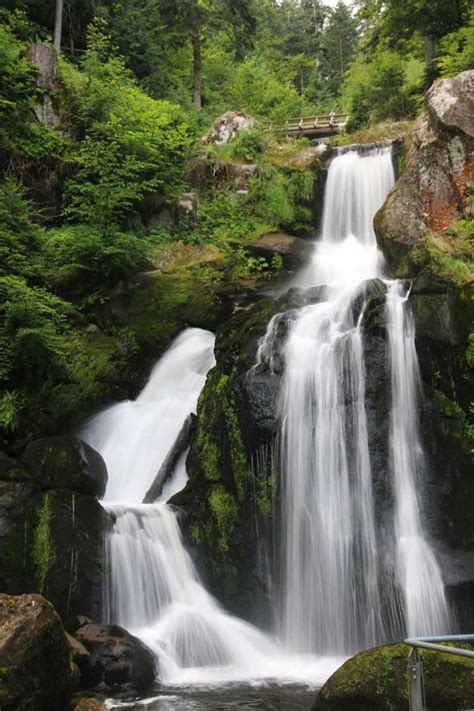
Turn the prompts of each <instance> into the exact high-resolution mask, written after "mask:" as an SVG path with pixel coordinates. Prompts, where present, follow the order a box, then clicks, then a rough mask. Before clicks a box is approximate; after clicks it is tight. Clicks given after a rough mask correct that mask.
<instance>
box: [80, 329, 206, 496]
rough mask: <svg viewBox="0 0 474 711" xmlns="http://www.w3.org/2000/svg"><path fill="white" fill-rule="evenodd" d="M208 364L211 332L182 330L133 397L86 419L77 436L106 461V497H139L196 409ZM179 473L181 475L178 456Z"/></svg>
mask: <svg viewBox="0 0 474 711" xmlns="http://www.w3.org/2000/svg"><path fill="white" fill-rule="evenodd" d="M214 363H215V360H214V335H213V334H212V333H210V332H209V331H203V330H202V329H199V328H190V329H187V330H186V331H184V332H183V333H182V334H181V335H180V336H178V338H176V340H175V341H174V342H173V344H172V346H171V347H170V348H169V349H168V350H167V352H166V353H165V355H164V356H163V357H162V358H161V359H160V360H159V361H158V363H157V364H156V366H155V368H154V369H153V371H152V373H151V375H150V378H149V380H148V383H147V384H146V386H145V387H144V389H143V390H142V392H141V393H140V395H139V396H138V397H137V399H136V400H133V401H130V400H127V401H125V402H120V403H118V404H117V405H113V406H112V407H109V408H107V409H106V410H104V411H103V412H101V413H99V414H98V415H96V417H94V418H92V419H91V420H90V421H89V423H88V424H87V426H86V428H85V429H84V430H83V432H82V433H81V436H82V437H83V439H85V440H86V442H88V443H89V444H90V445H91V446H92V447H94V449H96V450H97V451H98V452H100V453H101V454H102V456H103V458H104V460H105V462H106V464H107V469H108V472H109V483H108V485H107V492H106V496H105V498H106V500H107V501H123V502H126V503H129V504H131V503H141V502H142V501H143V498H144V496H145V494H146V492H147V491H148V489H149V487H150V486H151V484H152V483H153V480H154V478H155V476H156V474H157V473H158V470H159V468H160V465H161V464H162V463H163V461H164V459H165V457H166V455H167V454H168V452H169V451H170V449H171V447H172V445H173V443H174V442H175V440H176V437H177V436H178V434H179V431H180V429H181V427H182V426H183V423H184V421H185V419H186V417H187V416H188V415H189V414H190V413H191V412H194V413H195V412H196V407H197V401H198V397H199V393H200V392H201V390H202V388H203V386H204V383H205V380H206V375H207V373H208V371H209V370H210V368H212V367H213V365H214ZM180 475H181V481H182V480H183V479H185V472H184V462H183V461H181V470H180ZM181 488H182V487H181Z"/></svg>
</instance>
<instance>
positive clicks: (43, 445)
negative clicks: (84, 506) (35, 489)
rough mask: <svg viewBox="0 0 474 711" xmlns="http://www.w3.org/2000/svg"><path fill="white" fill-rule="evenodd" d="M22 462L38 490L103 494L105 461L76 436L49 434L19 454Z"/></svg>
mask: <svg viewBox="0 0 474 711" xmlns="http://www.w3.org/2000/svg"><path fill="white" fill-rule="evenodd" d="M21 462H22V464H23V466H24V467H25V469H26V470H27V471H28V472H29V474H30V477H31V480H32V481H34V482H35V483H37V484H38V485H39V486H40V487H41V489H45V490H48V489H69V490H71V491H76V492H78V493H81V494H90V495H91V496H96V497H99V498H100V497H102V496H103V495H104V494H105V489H106V486H107V478H108V477H107V468H106V466H105V462H104V460H103V459H102V457H101V455H100V454H99V453H98V452H96V451H95V449H92V447H90V446H89V445H88V444H86V442H83V441H82V440H80V439H78V438H77V437H48V438H45V439H39V440H37V441H36V442H32V444H30V445H29V446H28V447H27V448H26V450H25V451H24V452H23V454H22V455H21Z"/></svg>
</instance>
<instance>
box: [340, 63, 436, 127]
mask: <svg viewBox="0 0 474 711" xmlns="http://www.w3.org/2000/svg"><path fill="white" fill-rule="evenodd" d="M423 72H424V68H423V64H422V62H421V61H420V60H417V59H416V58H414V57H409V58H406V59H405V58H403V57H402V56H401V55H400V54H398V53H397V52H394V51H391V50H382V49H378V50H377V51H376V52H375V53H373V54H372V58H371V59H370V60H368V57H367V56H366V55H365V54H359V55H358V56H357V58H356V60H355V62H354V63H353V64H352V66H351V67H350V69H349V71H348V74H347V78H346V81H345V84H344V89H343V91H344V97H345V102H346V105H347V107H348V110H349V113H350V126H348V129H349V130H353V129H356V128H359V127H360V126H363V125H367V124H369V123H375V122H377V121H381V120H382V119H387V118H391V119H395V120H401V119H405V118H409V117H412V116H414V115H415V113H416V110H417V107H418V106H419V103H420V100H421V98H420V97H421V93H420V92H421V88H422V81H423Z"/></svg>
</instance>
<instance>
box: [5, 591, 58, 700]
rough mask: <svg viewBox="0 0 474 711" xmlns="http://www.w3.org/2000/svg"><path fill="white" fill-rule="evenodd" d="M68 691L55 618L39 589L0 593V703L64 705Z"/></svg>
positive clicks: (51, 608) (55, 615)
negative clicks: (13, 594)
mask: <svg viewBox="0 0 474 711" xmlns="http://www.w3.org/2000/svg"><path fill="white" fill-rule="evenodd" d="M70 696H71V665H70V655H69V647H68V644H67V641H66V638H65V635H64V630H63V627H62V625H61V620H60V619H59V617H58V615H57V614H56V612H55V611H54V608H53V607H52V605H51V604H50V603H49V602H47V601H46V600H45V599H44V598H43V597H41V595H22V596H21V597H10V596H8V595H0V708H1V709H2V711H64V709H67V708H68V705H69V700H70Z"/></svg>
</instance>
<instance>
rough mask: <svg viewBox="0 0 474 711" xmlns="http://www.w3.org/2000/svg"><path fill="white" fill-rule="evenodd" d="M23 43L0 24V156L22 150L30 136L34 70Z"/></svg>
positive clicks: (33, 97)
mask: <svg viewBox="0 0 474 711" xmlns="http://www.w3.org/2000/svg"><path fill="white" fill-rule="evenodd" d="M25 51H26V45H25V44H24V43H23V42H21V41H20V40H18V39H17V38H16V37H15V35H14V33H13V31H12V29H11V28H10V27H9V26H8V25H2V24H0V147H1V148H0V155H3V157H5V153H6V152H11V153H13V154H17V153H18V152H21V144H22V140H23V139H24V138H25V137H26V136H28V137H29V136H30V134H31V131H32V129H31V127H30V120H29V119H30V111H31V110H32V108H33V106H34V103H35V101H36V99H37V97H38V90H37V88H36V84H35V77H36V72H35V70H34V68H33V66H32V65H31V64H30V62H29V61H28V60H27V59H26V57H25Z"/></svg>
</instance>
